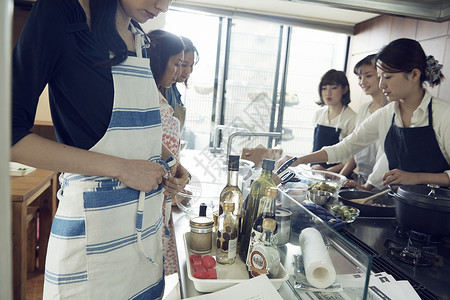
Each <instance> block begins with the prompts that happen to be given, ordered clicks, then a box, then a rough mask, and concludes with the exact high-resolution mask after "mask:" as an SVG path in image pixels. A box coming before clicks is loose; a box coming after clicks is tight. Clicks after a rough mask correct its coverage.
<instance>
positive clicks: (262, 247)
mask: <svg viewBox="0 0 450 300" xmlns="http://www.w3.org/2000/svg"><path fill="white" fill-rule="evenodd" d="M276 224H277V222H276V221H275V220H274V219H271V218H265V219H264V220H263V223H262V226H263V234H262V235H261V237H260V239H259V240H258V241H256V242H255V244H253V246H252V248H251V251H250V253H249V260H248V263H247V267H248V271H249V273H250V276H251V277H256V276H259V275H261V274H266V275H267V276H268V277H269V278H275V277H276V276H277V275H278V271H279V269H280V254H279V253H278V248H277V246H275V245H274V243H273V239H272V236H273V232H274V230H275V226H276Z"/></svg>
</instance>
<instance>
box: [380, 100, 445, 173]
mask: <svg viewBox="0 0 450 300" xmlns="http://www.w3.org/2000/svg"><path fill="white" fill-rule="evenodd" d="M431 102H432V100H430V104H428V126H423V127H412V128H402V127H398V126H397V125H395V124H394V118H395V114H394V116H393V117H392V125H391V127H390V128H389V131H388V133H387V135H386V139H385V141H384V151H385V153H386V156H387V159H388V162H389V169H390V170H393V169H400V170H403V171H406V172H423V173H442V172H444V171H445V170H448V169H450V166H449V164H448V163H447V160H446V159H445V157H444V155H443V154H442V152H441V149H440V148H439V144H438V142H437V140H436V135H435V133H434V130H433V114H432V110H431Z"/></svg>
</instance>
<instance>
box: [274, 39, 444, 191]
mask: <svg viewBox="0 0 450 300" xmlns="http://www.w3.org/2000/svg"><path fill="white" fill-rule="evenodd" d="M377 69H378V75H379V77H380V88H381V89H382V90H383V93H384V95H385V96H386V97H387V98H388V100H390V101H391V103H390V104H388V105H386V106H385V107H383V108H381V109H379V110H377V111H376V112H375V113H374V114H372V115H371V116H370V117H369V118H368V119H367V120H366V121H365V122H363V123H362V124H361V126H360V127H359V128H357V129H356V130H355V131H354V132H353V133H352V134H351V135H350V136H349V137H348V138H347V139H345V140H344V141H342V142H340V143H338V144H336V145H334V146H331V147H325V148H324V149H322V150H320V151H317V152H315V153H312V154H309V155H306V156H303V157H300V158H299V159H298V160H297V161H296V162H295V164H296V165H298V164H300V163H310V162H323V161H331V162H333V161H339V160H342V159H344V158H347V157H349V156H350V155H354V154H355V153H357V152H359V151H361V150H362V149H364V148H365V147H366V146H367V145H369V144H370V143H373V142H374V141H376V140H377V139H380V142H382V146H383V148H384V151H385V153H386V156H387V160H388V163H389V171H388V172H386V173H385V174H384V175H383V184H384V185H387V184H427V183H433V184H438V185H442V186H449V185H450V179H449V176H450V166H449V162H450V118H449V116H450V104H449V103H448V102H446V101H443V100H440V99H437V98H435V97H432V96H431V94H430V93H429V92H428V91H427V90H426V89H425V88H424V83H425V82H427V83H428V84H429V85H430V86H431V87H433V86H437V85H439V84H440V83H441V81H442V80H443V79H444V75H443V74H442V73H441V69H442V65H440V64H439V63H438V62H437V61H436V60H435V59H434V57H433V56H426V55H425V53H424V51H423V49H422V47H421V45H420V44H419V43H418V42H417V41H415V40H411V39H398V40H395V41H393V42H391V43H390V44H388V45H387V46H385V47H384V48H383V49H381V50H380V52H379V53H378V54H377ZM285 159H286V158H285ZM285 159H282V160H281V161H280V162H279V163H281V162H282V161H284V160H285Z"/></svg>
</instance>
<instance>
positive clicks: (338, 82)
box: [312, 69, 356, 172]
mask: <svg viewBox="0 0 450 300" xmlns="http://www.w3.org/2000/svg"><path fill="white" fill-rule="evenodd" d="M319 96H320V100H319V101H318V102H317V104H318V105H320V106H323V108H321V109H319V110H318V111H316V113H315V114H314V124H316V125H315V128H314V139H313V151H318V150H320V149H322V147H324V146H331V145H334V144H337V143H339V141H340V140H342V139H343V138H344V137H346V136H347V135H349V134H350V133H351V132H352V131H353V129H354V128H355V120H356V113H355V112H354V111H353V110H352V109H351V108H350V107H348V104H349V103H350V101H351V100H350V88H349V84H348V80H347V76H345V73H344V72H342V71H337V70H334V69H331V70H329V71H327V72H326V73H325V74H324V75H323V76H322V78H321V79H320V83H319ZM342 166H343V164H341V163H339V164H327V163H321V164H312V168H313V169H316V170H328V171H333V172H339V171H340V170H341V168H342Z"/></svg>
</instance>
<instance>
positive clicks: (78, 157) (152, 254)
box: [11, 0, 188, 299]
mask: <svg viewBox="0 0 450 300" xmlns="http://www.w3.org/2000/svg"><path fill="white" fill-rule="evenodd" d="M170 2H171V1H170V0H147V1H141V0H119V1H109V0H90V1H89V0H65V1H60V0H39V1H38V2H37V3H36V4H35V5H34V7H33V9H32V11H31V13H30V15H29V18H28V20H27V23H26V25H25V27H24V29H23V32H22V35H21V37H20V39H19V41H18V43H17V45H16V47H15V49H14V52H13V101H12V108H13V112H12V129H13V131H12V148H11V160H12V161H16V162H21V163H24V164H27V165H31V166H34V167H37V168H42V169H48V170H55V171H59V172H62V174H61V176H60V182H61V189H60V190H59V191H58V199H59V206H58V210H57V212H56V215H55V217H54V220H53V225H52V229H51V236H50V240H49V244H48V251H47V259H46V266H45V282H44V296H43V298H44V299H60V298H64V299H66V298H67V299H131V298H140V299H144V298H145V299H160V298H161V297H162V294H163V291H164V271H163V251H162V238H163V233H164V225H163V222H162V220H163V217H162V206H163V194H165V195H174V194H176V193H177V192H178V191H179V190H181V189H182V188H183V187H184V185H185V184H186V183H187V182H188V173H187V171H186V170H185V169H184V168H183V167H182V166H181V165H179V164H177V163H176V164H175V165H173V166H172V167H171V168H169V166H170V165H169V164H168V163H167V162H166V161H165V160H166V159H169V158H170V155H171V153H170V152H169V151H168V150H167V149H166V148H165V147H164V146H163V145H162V141H161V117H160V111H159V97H158V90H157V88H156V84H155V81H154V80H153V75H152V72H151V70H150V63H149V60H148V58H146V51H145V49H146V47H147V46H148V44H149V41H148V40H147V38H146V36H145V34H144V33H143V32H142V30H141V28H140V26H139V24H138V22H139V23H145V22H146V21H148V20H149V19H153V18H155V17H156V16H157V15H158V14H159V13H161V12H166V11H167V10H168V6H169V4H170ZM47 83H48V85H49V98H50V99H49V100H50V108H51V112H52V120H53V125H54V128H55V132H56V136H57V139H58V142H53V141H50V140H47V139H44V138H41V137H39V136H37V135H35V134H32V133H31V132H30V128H31V127H32V126H33V123H34V118H35V113H36V107H37V103H38V100H39V95H40V94H41V92H42V90H43V89H44V87H45V85H46V84H47ZM143 137H146V138H143ZM173 162H174V161H173V160H172V161H171V163H173ZM171 174H174V176H171Z"/></svg>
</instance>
